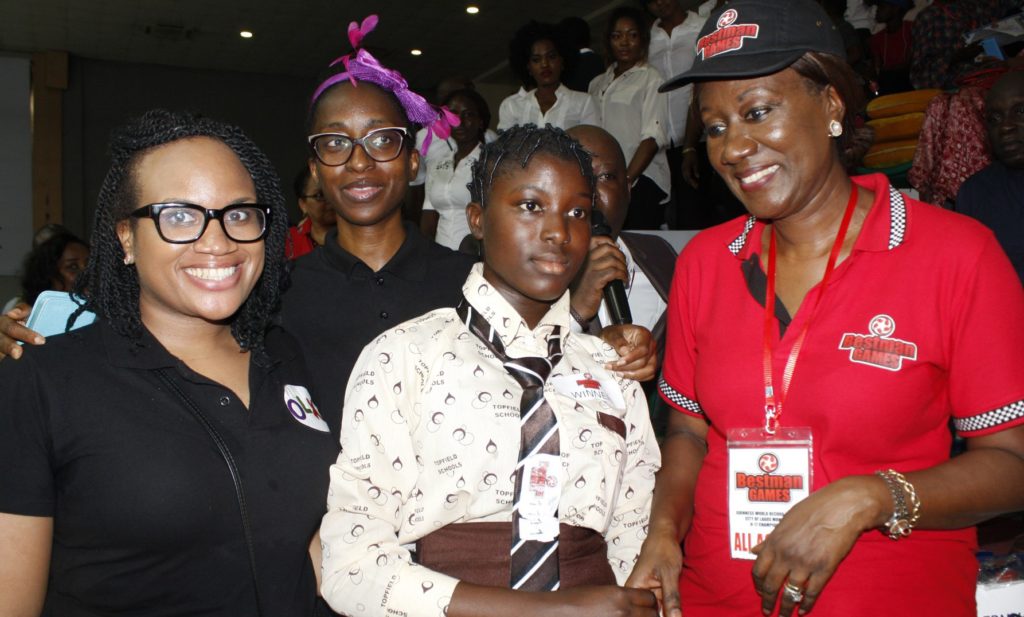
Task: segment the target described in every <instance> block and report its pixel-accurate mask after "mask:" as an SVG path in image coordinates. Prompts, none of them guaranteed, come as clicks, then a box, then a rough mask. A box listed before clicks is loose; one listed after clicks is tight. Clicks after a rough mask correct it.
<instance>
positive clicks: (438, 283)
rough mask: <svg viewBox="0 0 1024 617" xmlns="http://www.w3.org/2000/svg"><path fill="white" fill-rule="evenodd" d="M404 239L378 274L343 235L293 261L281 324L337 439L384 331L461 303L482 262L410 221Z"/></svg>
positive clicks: (333, 235)
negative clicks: (352, 387) (355, 385)
mask: <svg viewBox="0 0 1024 617" xmlns="http://www.w3.org/2000/svg"><path fill="white" fill-rule="evenodd" d="M404 229H405V241H404V242H402V246H400V247H399V249H398V252H396V253H395V255H394V256H393V257H392V258H391V259H390V260H389V261H388V263H386V264H384V266H383V267H381V268H380V269H379V270H377V271H376V272H375V271H374V270H373V269H371V268H370V266H368V265H366V263H364V262H363V261H362V260H360V259H359V258H357V257H356V256H355V255H352V254H351V253H349V252H348V251H346V250H345V249H343V248H341V247H340V246H338V238H337V235H338V232H337V230H331V231H329V232H327V237H326V238H325V239H324V245H323V246H322V247H320V248H318V249H316V250H314V251H313V252H312V253H310V254H308V255H305V256H303V257H301V258H299V259H298V260H296V261H295V262H294V268H293V269H292V271H291V287H290V288H289V289H288V290H287V291H286V292H285V294H284V296H283V297H282V298H281V312H280V320H281V323H282V325H283V326H284V328H285V329H286V330H287V331H288V332H290V333H292V334H293V335H294V336H295V338H296V340H298V342H299V347H300V348H301V349H302V353H303V355H304V356H305V358H306V363H307V365H308V366H309V371H310V374H311V376H312V379H313V386H314V387H313V389H314V390H315V391H316V393H317V402H318V406H319V407H320V413H321V414H322V415H323V418H324V420H326V421H327V424H328V425H329V426H330V427H331V432H332V433H333V434H334V436H335V441H337V435H338V431H339V429H340V428H341V415H342V409H341V407H342V401H343V400H344V397H345V384H347V383H348V376H349V373H350V372H351V371H352V365H353V364H355V361H356V358H358V357H359V353H360V352H361V351H362V350H363V347H365V346H366V344H367V343H369V342H370V341H372V340H373V339H374V338H375V337H376V336H377V335H378V334H380V333H381V332H383V331H385V330H387V329H388V328H392V327H394V326H396V325H397V324H400V323H402V322H403V321H406V320H408V319H412V318H413V317H416V316H418V315H422V314H423V313H426V312H427V311H432V310H434V309H436V308H441V307H444V306H455V305H456V304H458V303H459V298H460V297H461V296H460V295H459V294H460V293H461V289H462V283H463V282H464V281H465V280H466V275H467V274H469V268H470V266H472V265H473V263H474V262H475V261H476V259H475V258H473V257H470V256H469V255H466V254H463V253H459V252H457V251H452V250H450V249H447V248H445V247H443V246H441V245H439V244H437V243H436V242H433V241H431V240H428V239H427V238H425V237H423V234H421V233H420V231H419V229H417V228H416V227H415V226H414V225H412V224H411V223H404Z"/></svg>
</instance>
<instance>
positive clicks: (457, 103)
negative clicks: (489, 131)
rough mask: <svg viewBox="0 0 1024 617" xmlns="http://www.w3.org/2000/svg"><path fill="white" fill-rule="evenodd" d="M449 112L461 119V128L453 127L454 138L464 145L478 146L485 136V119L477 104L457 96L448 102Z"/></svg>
mask: <svg viewBox="0 0 1024 617" xmlns="http://www.w3.org/2000/svg"><path fill="white" fill-rule="evenodd" d="M448 110H449V111H450V112H452V113H453V114H455V115H456V116H458V117H459V126H456V127H452V138H453V139H455V142H456V143H458V144H460V145H463V144H477V143H480V142H481V138H482V137H483V134H484V126H483V119H482V118H481V117H480V110H478V109H477V108H476V103H475V102H473V101H472V100H470V99H469V98H467V97H464V96H455V97H452V98H451V100H449V101H448Z"/></svg>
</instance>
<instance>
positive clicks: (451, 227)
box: [420, 145, 480, 251]
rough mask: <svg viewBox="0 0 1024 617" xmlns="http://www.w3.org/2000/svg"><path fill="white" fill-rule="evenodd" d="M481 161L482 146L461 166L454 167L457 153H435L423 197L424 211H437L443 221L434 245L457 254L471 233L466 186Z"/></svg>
mask: <svg viewBox="0 0 1024 617" xmlns="http://www.w3.org/2000/svg"><path fill="white" fill-rule="evenodd" d="M478 158H480V146H479V145H478V146H477V147H476V148H473V151H472V152H470V153H469V154H468V155H466V156H465V157H464V158H463V159H462V160H461V161H459V164H458V165H453V164H452V163H453V162H454V161H455V152H454V151H451V152H449V151H448V149H447V148H438V149H436V150H434V149H431V153H429V154H428V155H427V157H426V159H424V161H423V164H422V165H420V168H421V169H426V174H427V176H426V184H427V186H426V190H425V192H424V196H423V211H424V212H426V211H427V210H434V211H435V212H437V214H438V216H439V217H440V218H439V219H438V221H437V233H436V234H435V236H434V241H435V242H437V243H438V244H440V245H442V246H447V247H448V248H450V249H452V250H454V251H457V250H459V244H461V243H462V239H463V238H465V237H466V234H468V233H469V223H468V222H467V221H466V204H468V203H469V189H468V188H466V185H467V184H469V181H470V180H471V179H472V178H473V162H474V161H476V160H477V159H478Z"/></svg>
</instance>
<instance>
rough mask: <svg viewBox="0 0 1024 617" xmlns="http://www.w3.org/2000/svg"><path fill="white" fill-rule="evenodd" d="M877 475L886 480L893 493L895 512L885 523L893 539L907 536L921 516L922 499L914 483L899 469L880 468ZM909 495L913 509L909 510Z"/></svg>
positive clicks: (888, 533)
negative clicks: (919, 497) (918, 495)
mask: <svg viewBox="0 0 1024 617" xmlns="http://www.w3.org/2000/svg"><path fill="white" fill-rule="evenodd" d="M875 475H877V476H879V477H880V478H882V479H883V480H885V485H886V486H887V487H888V488H889V493H890V494H891V495H892V501H893V505H894V508H893V513H892V516H890V517H889V520H887V521H886V522H885V524H884V525H883V526H884V527H885V530H886V532H887V535H888V536H889V538H890V539H892V540H899V539H900V538H906V537H907V536H909V535H910V532H911V531H913V530H914V525H916V524H917V521H918V519H920V518H921V500H920V499H918V497H917V491H916V490H914V485H913V484H911V483H910V482H908V481H907V478H906V477H904V475H903V474H901V473H900V472H898V471H895V470H893V469H886V470H884V471H882V470H879V471H876V472H875ZM907 497H909V498H910V505H911V506H912V508H913V509H912V510H910V511H909V512H908V511H907Z"/></svg>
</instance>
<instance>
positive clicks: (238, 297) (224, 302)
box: [117, 137, 265, 324]
mask: <svg viewBox="0 0 1024 617" xmlns="http://www.w3.org/2000/svg"><path fill="white" fill-rule="evenodd" d="M134 175H135V182H136V185H137V186H138V191H137V192H138V195H137V197H136V204H135V205H136V207H138V208H141V207H142V206H146V205H149V204H157V203H171V202H176V203H190V204H195V205H198V206H202V207H204V208H209V209H211V210H219V209H221V208H223V207H225V206H228V205H230V204H238V203H249V204H252V203H256V201H257V200H256V187H255V185H254V184H253V181H252V177H250V176H249V172H248V171H247V170H246V169H245V167H244V166H243V165H242V162H241V161H240V160H239V159H238V156H236V155H235V153H234V152H233V151H232V150H231V148H229V147H228V146H227V145H225V144H224V143H223V142H221V141H219V140H216V139H212V138H209V137H194V138H189V139H181V140H178V141H174V142H171V143H168V144H164V145H162V146H159V147H157V148H155V149H154V150H153V151H151V152H149V153H147V154H145V155H143V156H142V158H141V159H139V161H138V163H137V164H136V166H135V170H134ZM117 234H118V238H119V239H120V240H121V247H122V249H123V250H124V252H125V255H128V256H131V257H132V258H133V259H134V260H135V267H136V269H137V271H138V275H139V309H140V311H141V313H142V319H143V321H144V322H147V323H150V324H151V323H152V321H150V320H152V319H161V320H167V319H170V320H174V321H181V320H183V319H184V320H188V319H201V320H203V321H206V322H210V323H213V322H223V321H225V320H227V319H229V318H230V317H231V316H233V315H234V314H235V312H236V311H238V309H239V307H241V306H242V303H244V302H245V300H246V298H248V297H249V293H250V292H251V291H252V290H253V288H254V287H255V286H256V282H257V281H258V280H259V277H260V274H262V273H263V262H264V259H265V256H264V242H263V240H259V241H257V242H245V243H242V242H235V241H234V240H232V239H231V238H228V237H227V236H226V235H225V234H224V228H223V227H222V223H221V222H219V221H213V220H211V221H209V223H208V224H207V226H206V231H205V232H203V235H202V236H200V238H199V239H198V240H196V241H195V242H190V243H188V244H171V243H169V242H165V241H164V240H163V239H162V238H161V237H160V234H159V233H158V232H157V227H156V222H155V221H153V220H150V219H146V218H143V219H129V220H125V221H121V222H120V223H118V225H117Z"/></svg>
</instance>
